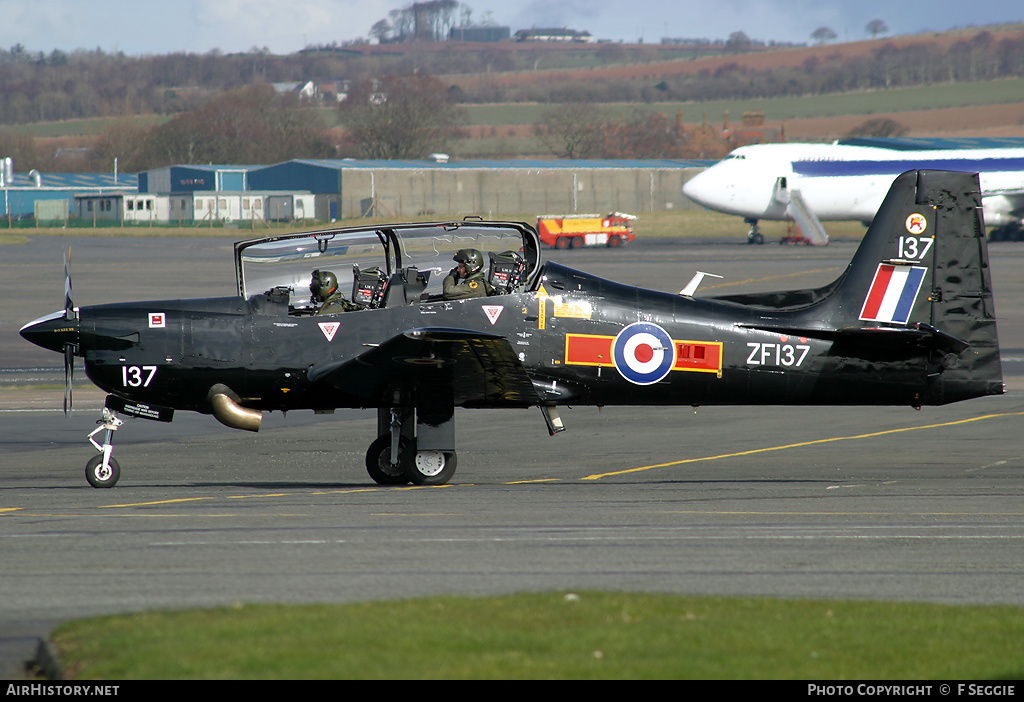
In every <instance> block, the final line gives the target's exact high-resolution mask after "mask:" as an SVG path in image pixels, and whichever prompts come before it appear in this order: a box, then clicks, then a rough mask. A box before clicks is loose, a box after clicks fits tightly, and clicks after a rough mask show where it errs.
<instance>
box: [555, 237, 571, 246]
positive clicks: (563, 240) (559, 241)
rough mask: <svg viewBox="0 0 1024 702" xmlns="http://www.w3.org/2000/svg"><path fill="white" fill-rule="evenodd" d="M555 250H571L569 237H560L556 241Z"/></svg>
mask: <svg viewBox="0 0 1024 702" xmlns="http://www.w3.org/2000/svg"><path fill="white" fill-rule="evenodd" d="M555 248H556V249H567V248H569V237H567V236H560V237H558V238H557V239H555Z"/></svg>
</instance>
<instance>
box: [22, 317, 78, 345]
mask: <svg viewBox="0 0 1024 702" xmlns="http://www.w3.org/2000/svg"><path fill="white" fill-rule="evenodd" d="M78 330H79V327H78V320H77V319H65V318H64V312H54V313H53V314H48V315H46V316H45V317H40V318H39V319H36V320H34V321H32V322H29V323H28V324H26V325H25V326H23V327H22V328H21V336H22V338H24V339H25V340H26V341H28V342H31V343H33V344H35V345H36V346H41V347H42V348H44V349H49V350H50V351H56V352H57V353H63V352H64V345H65V344H77V343H78V338H79V335H78Z"/></svg>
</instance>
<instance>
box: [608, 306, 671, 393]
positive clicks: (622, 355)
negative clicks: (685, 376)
mask: <svg viewBox="0 0 1024 702" xmlns="http://www.w3.org/2000/svg"><path fill="white" fill-rule="evenodd" d="M612 361H613V362H614V363H615V368H616V370H618V371H619V373H621V374H622V377H623V378H625V379H626V380H628V381H629V382H631V383H636V384H637V385H651V384H652V383H656V382H658V381H659V380H661V379H662V378H664V377H665V376H666V375H668V372H669V371H670V370H672V366H674V365H675V363H676V346H675V344H674V343H673V342H672V337H670V336H669V335H668V332H666V331H665V330H664V329H662V328H661V327H659V326H658V325H657V324H651V323H650V322H636V323H634V324H630V325H629V326H628V327H623V329H622V331H620V332H619V333H618V335H617V336H616V337H615V341H613V342H612Z"/></svg>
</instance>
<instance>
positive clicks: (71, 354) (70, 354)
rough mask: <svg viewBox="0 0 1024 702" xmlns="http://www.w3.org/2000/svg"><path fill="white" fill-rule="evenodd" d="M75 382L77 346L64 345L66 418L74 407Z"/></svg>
mask: <svg viewBox="0 0 1024 702" xmlns="http://www.w3.org/2000/svg"><path fill="white" fill-rule="evenodd" d="M74 380H75V346H74V344H64V416H65V417H66V416H67V414H68V412H69V411H71V409H72V408H73V406H74V397H73V396H72V389H71V386H72V385H73V384H74Z"/></svg>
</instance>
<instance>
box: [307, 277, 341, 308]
mask: <svg viewBox="0 0 1024 702" xmlns="http://www.w3.org/2000/svg"><path fill="white" fill-rule="evenodd" d="M337 289H338V276H336V275H334V273H331V272H330V271H321V270H315V271H313V280H312V281H310V283H309V291H310V292H311V293H313V299H314V300H316V301H317V302H323V301H324V300H326V299H327V298H328V297H329V296H330V295H333V294H334V293H335V291H337Z"/></svg>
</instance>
